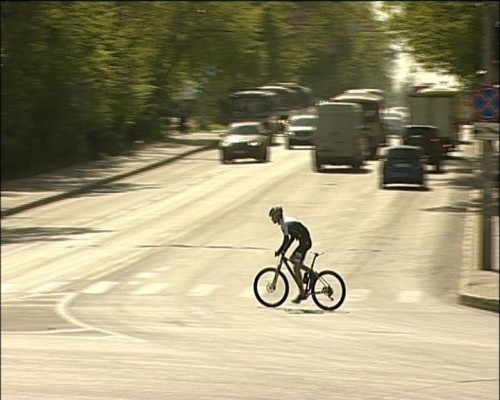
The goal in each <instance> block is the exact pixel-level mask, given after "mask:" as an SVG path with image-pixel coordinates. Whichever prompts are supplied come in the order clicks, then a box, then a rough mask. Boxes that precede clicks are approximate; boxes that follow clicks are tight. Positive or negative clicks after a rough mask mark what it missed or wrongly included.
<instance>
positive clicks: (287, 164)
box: [1, 146, 499, 400]
mask: <svg viewBox="0 0 500 400" xmlns="http://www.w3.org/2000/svg"><path fill="white" fill-rule="evenodd" d="M463 163H464V160H463V159H462V158H461V155H460V154H456V155H455V157H454V158H452V159H450V160H449V161H448V162H447V163H446V164H445V173H443V174H433V173H431V174H430V175H429V185H430V189H431V190H430V191H422V190H420V189H419V188H418V187H415V188H413V187H404V186H400V187H393V188H389V189H387V190H380V189H379V188H378V163H377V162H376V161H370V162H369V163H367V165H366V166H365V168H364V169H363V170H362V171H361V172H360V173H353V172H351V171H350V170H349V169H348V168H344V167H340V168H333V169H331V170H330V171H328V172H326V173H323V174H317V173H314V172H313V171H312V168H311V161H310V154H309V150H307V149H297V150H286V149H284V148H283V147H282V146H276V147H274V148H273V149H272V153H271V162H269V163H264V164H262V163H254V162H252V161H249V162H245V161H241V162H238V163H235V164H230V165H222V164H220V162H219V157H218V153H217V151H215V150H210V151H206V152H203V153H198V154H195V155H192V156H190V157H188V158H186V159H182V160H180V161H178V162H176V163H175V164H170V165H168V166H165V167H160V168H157V169H154V170H151V171H147V172H144V173H142V174H139V175H136V176H133V177H130V178H128V179H124V180H121V181H117V182H114V183H111V184H109V185H106V186H104V187H102V188H100V189H96V190H94V191H93V192H91V193H88V194H84V195H80V196H78V197H75V198H72V199H68V200H64V201H60V202H57V203H54V204H50V205H46V206H43V207H39V208H36V209H33V210H30V211H26V212H23V213H21V214H18V215H15V216H12V217H8V218H5V219H3V220H2V224H3V227H2V229H3V233H2V235H3V238H2V291H3V293H2V378H1V379H2V399H5V400H27V399H42V398H43V399H46V400H55V399H61V400H62V399H64V400H118V399H127V400H129V399H130V400H132V399H133V400H145V399H176V400H183V399H228V400H229V399H245V400H250V399H252V400H255V399H266V400H267V399H269V400H272V399H283V398H289V399H299V398H300V399H318V398H323V399H386V400H387V399H390V400H396V399H398V400H399V399H405V400H413V399H426V400H428V399H453V400H460V399H464V400H465V399H467V400H470V399H472V398H474V399H482V400H490V399H498V398H499V395H498V388H499V380H498V376H499V367H498V366H499V363H498V361H499V356H498V354H499V353H498V350H499V348H498V328H499V327H498V315H497V314H495V313H489V312H485V311H481V310H477V309H471V308H468V307H465V306H461V305H458V304H457V302H456V292H457V285H458V278H459V269H460V262H461V256H462V254H461V253H462V252H461V248H462V240H463V237H462V235H463V234H462V232H463V225H464V213H463V211H464V207H465V204H466V203H467V201H468V199H467V191H466V190H464V189H465V188H466V186H467V185H468V184H470V182H468V180H469V176H468V175H467V174H465V173H464V172H463V171H464V168H463ZM274 204H282V205H283V206H284V207H285V212H288V213H289V214H290V215H293V216H296V217H298V218H299V219H302V220H303V221H304V222H305V223H306V224H307V225H308V226H309V227H310V229H311V231H312V235H313V242H314V245H313V250H319V251H325V255H324V256H322V257H321V258H320V259H319V261H318V266H319V268H320V269H321V268H329V269H334V270H336V271H338V272H339V273H341V274H342V276H344V278H345V280H346V282H347V285H348V297H347V300H346V302H345V304H344V305H343V306H342V307H341V308H340V309H339V310H337V311H336V312H333V313H328V312H323V311H321V310H319V309H318V308H317V307H316V306H315V305H314V304H313V302H312V301H311V300H307V301H305V302H303V303H301V304H300V305H295V304H292V303H290V301H288V302H287V303H285V304H284V305H283V306H281V307H279V308H277V309H266V308H264V307H262V306H260V305H259V304H258V303H257V301H256V300H255V298H254V297H253V293H252V281H253V278H254V276H255V275H256V273H257V272H258V271H259V270H260V269H261V268H263V267H265V266H268V265H272V264H273V262H274V260H273V257H272V256H273V251H274V249H275V248H276V247H277V246H278V245H279V243H280V242H281V237H280V232H279V230H278V228H277V227H276V226H273V225H272V224H271V222H270V221H269V220H268V218H267V211H268V209H269V207H270V206H272V205H274ZM295 293H296V291H295V290H293V291H292V293H291V295H292V296H293V295H295Z"/></svg>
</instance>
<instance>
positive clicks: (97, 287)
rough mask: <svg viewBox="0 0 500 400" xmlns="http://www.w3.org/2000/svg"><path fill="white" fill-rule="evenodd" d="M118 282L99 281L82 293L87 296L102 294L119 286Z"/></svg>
mask: <svg viewBox="0 0 500 400" xmlns="http://www.w3.org/2000/svg"><path fill="white" fill-rule="evenodd" d="M118 283H119V282H116V281H99V282H96V283H94V284H93V285H90V286H89V287H88V288H86V289H85V290H83V291H82V293H85V294H101V293H105V292H107V291H108V290H109V289H111V288H112V287H114V286H116V285H118Z"/></svg>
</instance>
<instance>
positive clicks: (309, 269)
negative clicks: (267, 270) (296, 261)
mask: <svg viewBox="0 0 500 400" xmlns="http://www.w3.org/2000/svg"><path fill="white" fill-rule="evenodd" d="M313 254H314V257H313V260H312V263H311V266H310V267H308V266H307V265H305V264H304V265H302V266H301V269H304V270H306V271H307V272H312V271H313V270H314V264H315V263H316V259H317V258H318V257H319V256H320V255H322V254H323V253H313ZM290 262H291V261H290V259H289V258H288V257H286V256H285V255H283V254H282V255H281V256H280V258H279V260H278V264H277V266H276V274H275V275H274V279H273V284H272V286H273V288H275V287H276V282H277V280H278V275H279V273H280V271H281V266H282V265H283V264H285V267H286V268H287V269H288V272H289V273H290V275H292V277H295V272H294V271H293V269H292V267H291V266H290ZM294 279H295V278H294Z"/></svg>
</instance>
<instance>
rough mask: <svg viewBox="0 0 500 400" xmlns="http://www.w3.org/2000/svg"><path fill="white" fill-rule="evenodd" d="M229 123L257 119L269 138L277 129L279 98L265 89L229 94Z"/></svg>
mask: <svg viewBox="0 0 500 400" xmlns="http://www.w3.org/2000/svg"><path fill="white" fill-rule="evenodd" d="M228 97H229V123H231V122H244V121H257V122H262V123H264V125H265V126H266V127H267V129H268V130H269V133H270V135H271V138H272V136H273V135H275V134H276V133H277V132H278V130H279V125H278V117H279V98H278V96H277V94H276V93H273V92H269V91H265V90H240V91H237V92H234V93H231V94H230V95H229V96H228Z"/></svg>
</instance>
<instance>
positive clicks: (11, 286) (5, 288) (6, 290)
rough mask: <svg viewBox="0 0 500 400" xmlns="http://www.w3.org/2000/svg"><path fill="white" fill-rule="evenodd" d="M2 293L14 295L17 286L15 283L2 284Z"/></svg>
mask: <svg viewBox="0 0 500 400" xmlns="http://www.w3.org/2000/svg"><path fill="white" fill-rule="evenodd" d="M0 288H1V289H2V290H1V293H12V292H13V291H14V288H15V285H14V284H13V283H2V284H0Z"/></svg>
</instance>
